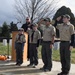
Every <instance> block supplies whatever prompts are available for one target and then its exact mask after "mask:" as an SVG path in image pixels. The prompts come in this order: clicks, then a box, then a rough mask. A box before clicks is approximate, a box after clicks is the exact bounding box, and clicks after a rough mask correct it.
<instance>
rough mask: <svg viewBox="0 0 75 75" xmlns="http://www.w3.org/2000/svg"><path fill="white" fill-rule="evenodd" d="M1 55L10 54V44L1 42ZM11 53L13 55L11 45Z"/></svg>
mask: <svg viewBox="0 0 75 75" xmlns="http://www.w3.org/2000/svg"><path fill="white" fill-rule="evenodd" d="M0 55H8V45H7V46H3V44H2V43H0ZM9 55H11V47H10V46H9Z"/></svg>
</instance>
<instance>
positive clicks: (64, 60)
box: [60, 41, 71, 73]
mask: <svg viewBox="0 0 75 75" xmlns="http://www.w3.org/2000/svg"><path fill="white" fill-rule="evenodd" d="M69 48H70V42H69V41H66V42H65V41H61V43H60V60H61V65H62V72H65V73H68V72H69V70H70V65H71V64H70V60H71V58H70V57H71V51H70V50H69Z"/></svg>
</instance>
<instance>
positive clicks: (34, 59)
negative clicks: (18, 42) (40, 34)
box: [29, 43, 38, 65]
mask: <svg viewBox="0 0 75 75" xmlns="http://www.w3.org/2000/svg"><path fill="white" fill-rule="evenodd" d="M29 56H30V64H32V65H33V64H34V65H37V64H38V51H37V44H33V43H31V44H30V45H29Z"/></svg>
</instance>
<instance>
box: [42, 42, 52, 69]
mask: <svg viewBox="0 0 75 75" xmlns="http://www.w3.org/2000/svg"><path fill="white" fill-rule="evenodd" d="M50 44H51V42H50V41H47V42H46V41H43V43H42V50H41V53H42V54H41V55H42V60H43V63H44V66H43V68H44V69H49V70H51V68H52V49H51V48H50Z"/></svg>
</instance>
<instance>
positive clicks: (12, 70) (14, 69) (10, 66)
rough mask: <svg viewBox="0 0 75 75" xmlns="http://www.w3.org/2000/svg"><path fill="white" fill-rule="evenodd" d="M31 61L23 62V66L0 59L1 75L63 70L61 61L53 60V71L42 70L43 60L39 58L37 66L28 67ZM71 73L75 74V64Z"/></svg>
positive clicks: (39, 74)
mask: <svg viewBox="0 0 75 75" xmlns="http://www.w3.org/2000/svg"><path fill="white" fill-rule="evenodd" d="M28 64H29V62H28V61H27V62H25V63H23V64H22V65H21V66H16V65H15V62H11V61H0V75H57V73H59V72H60V71H61V70H60V69H61V64H60V62H55V61H53V68H52V71H51V72H43V71H40V70H39V68H40V67H42V66H43V63H42V60H41V59H39V64H38V66H37V67H36V68H28V67H27V65H28ZM69 75H75V64H71V71H70V74H69Z"/></svg>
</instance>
